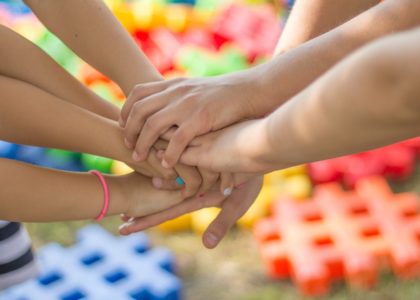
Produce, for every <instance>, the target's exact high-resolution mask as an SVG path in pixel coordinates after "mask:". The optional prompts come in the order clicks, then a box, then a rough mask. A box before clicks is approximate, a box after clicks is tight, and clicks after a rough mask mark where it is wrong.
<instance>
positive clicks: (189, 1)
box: [168, 0, 196, 6]
mask: <svg viewBox="0 0 420 300" xmlns="http://www.w3.org/2000/svg"><path fill="white" fill-rule="evenodd" d="M195 2H196V0H168V3H174V4H186V5H191V6H194V5H195Z"/></svg>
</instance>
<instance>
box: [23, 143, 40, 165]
mask: <svg viewBox="0 0 420 300" xmlns="http://www.w3.org/2000/svg"><path fill="white" fill-rule="evenodd" d="M44 158H45V149H44V148H41V147H34V146H20V147H19V148H18V150H17V152H16V159H17V160H20V161H23V162H26V163H30V164H34V165H39V164H40V163H41V162H42V160H43V159H44Z"/></svg>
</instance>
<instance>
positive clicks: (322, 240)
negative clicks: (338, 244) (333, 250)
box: [314, 236, 334, 247]
mask: <svg viewBox="0 0 420 300" xmlns="http://www.w3.org/2000/svg"><path fill="white" fill-rule="evenodd" d="M314 244H315V245H316V246H319V247H330V246H332V245H334V241H333V240H332V238H331V237H329V236H320V237H317V238H316V239H315V240H314Z"/></svg>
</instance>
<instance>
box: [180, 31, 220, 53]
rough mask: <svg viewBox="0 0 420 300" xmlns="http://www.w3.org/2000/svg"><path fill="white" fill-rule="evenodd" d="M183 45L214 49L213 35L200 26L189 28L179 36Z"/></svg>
mask: <svg viewBox="0 0 420 300" xmlns="http://www.w3.org/2000/svg"><path fill="white" fill-rule="evenodd" d="M181 39H182V44H183V45H185V46H189V45H192V46H197V47H201V48H204V49H208V50H216V45H215V41H214V36H213V35H212V34H211V33H209V32H208V31H206V30H204V29H200V28H191V29H189V30H187V31H186V32H185V33H184V34H183V35H182V37H181Z"/></svg>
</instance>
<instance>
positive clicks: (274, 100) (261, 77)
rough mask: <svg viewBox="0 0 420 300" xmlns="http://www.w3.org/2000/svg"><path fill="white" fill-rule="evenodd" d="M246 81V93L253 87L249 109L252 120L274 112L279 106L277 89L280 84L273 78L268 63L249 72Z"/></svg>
mask: <svg viewBox="0 0 420 300" xmlns="http://www.w3.org/2000/svg"><path fill="white" fill-rule="evenodd" d="M247 72H248V73H247V79H246V80H245V85H246V87H245V91H246V89H247V87H251V90H250V91H249V94H250V95H252V97H250V98H249V100H248V101H249V103H248V104H249V105H248V106H249V107H250V108H251V118H254V119H255V118H262V117H265V116H267V115H268V114H270V113H271V112H273V111H274V110H275V109H276V108H277V107H278V105H279V103H278V97H276V92H275V91H273V90H275V87H276V86H277V85H278V83H277V82H276V81H275V79H274V78H273V72H271V70H270V65H269V64H268V63H265V64H261V65H258V66H256V67H254V68H251V69H248V70H247Z"/></svg>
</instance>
